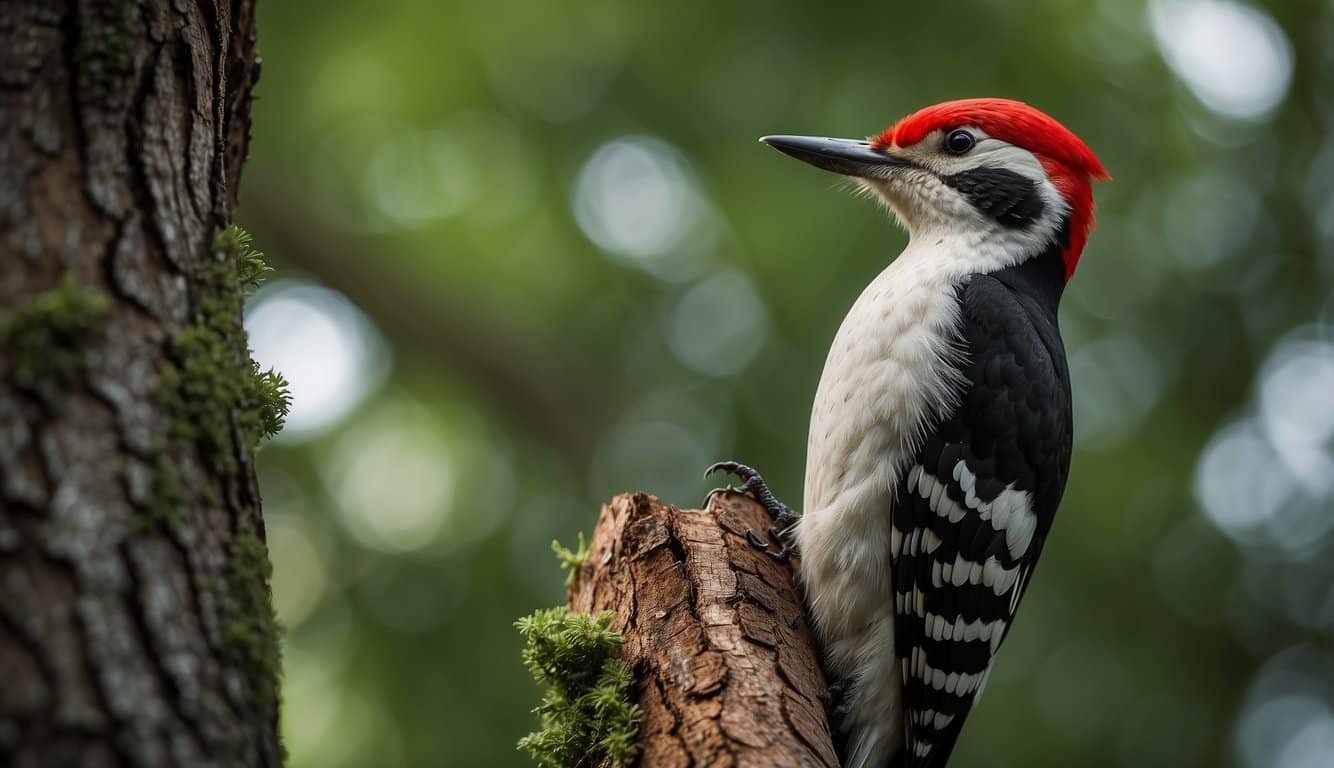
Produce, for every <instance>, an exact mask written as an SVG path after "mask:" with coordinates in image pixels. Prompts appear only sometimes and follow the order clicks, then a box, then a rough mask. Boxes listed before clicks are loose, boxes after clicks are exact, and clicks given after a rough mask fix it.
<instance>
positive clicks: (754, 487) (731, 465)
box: [704, 461, 801, 528]
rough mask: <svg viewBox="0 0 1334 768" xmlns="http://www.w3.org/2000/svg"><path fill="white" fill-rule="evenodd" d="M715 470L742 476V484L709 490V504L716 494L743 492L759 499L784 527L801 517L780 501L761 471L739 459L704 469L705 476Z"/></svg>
mask: <svg viewBox="0 0 1334 768" xmlns="http://www.w3.org/2000/svg"><path fill="white" fill-rule="evenodd" d="M715 472H726V473H727V474H729V475H736V476H737V477H739V478H741V481H742V482H741V485H739V486H737V487H735V488H733V487H732V486H731V485H728V486H727V487H726V488H715V489H713V490H712V491H709V495H708V496H706V497H704V502H705V504H707V503H708V502H709V501H712V500H713V497H714V495H715V494H718V493H725V492H728V491H731V492H733V493H741V494H745V495H746V496H749V497H751V498H752V499H754V500H756V501H758V502H759V503H760V506H762V507H764V510H765V511H766V512H768V513H769V517H770V518H771V519H772V520H773V521H774V522H775V523H777V524H778V525H779V526H781V527H782V528H789V527H791V526H792V525H793V524H794V523H796V521H797V520H798V519H799V518H800V517H801V516H800V515H798V514H797V513H795V512H793V511H792V509H791V508H790V507H788V505H786V504H784V503H783V502H781V501H779V500H778V498H777V497H775V496H774V493H773V491H771V490H769V484H768V483H766V482H765V481H764V477H763V476H761V475H760V473H759V472H757V471H756V470H754V469H752V468H751V467H748V466H746V465H745V464H742V463H740V462H737V461H720V462H717V463H716V464H713V465H712V466H710V467H709V468H708V469H706V470H704V476H705V477H708V476H710V475H712V474H714V473H715Z"/></svg>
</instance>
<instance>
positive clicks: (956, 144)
mask: <svg viewBox="0 0 1334 768" xmlns="http://www.w3.org/2000/svg"><path fill="white" fill-rule="evenodd" d="M976 143H977V139H974V138H973V134H971V133H969V132H968V131H965V130H962V129H961V130H957V131H951V132H950V135H949V136H946V137H945V150H946V151H947V152H949V153H950V154H952V155H962V154H963V153H965V152H967V151H968V150H970V149H972V148H973V145H974V144H976Z"/></svg>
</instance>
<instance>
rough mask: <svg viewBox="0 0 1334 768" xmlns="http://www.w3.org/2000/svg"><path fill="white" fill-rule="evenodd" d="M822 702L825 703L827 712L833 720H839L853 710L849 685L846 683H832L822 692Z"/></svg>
mask: <svg viewBox="0 0 1334 768" xmlns="http://www.w3.org/2000/svg"><path fill="white" fill-rule="evenodd" d="M820 703H821V704H823V705H824V710H825V714H826V715H827V716H828V717H829V719H830V721H832V722H838V721H839V720H841V719H842V718H843V717H845V716H846V715H847V714H848V712H850V711H851V710H852V702H851V701H850V700H849V699H848V687H847V685H846V684H844V683H831V684H830V686H829V687H828V688H826V689H825V690H824V693H821V694H820Z"/></svg>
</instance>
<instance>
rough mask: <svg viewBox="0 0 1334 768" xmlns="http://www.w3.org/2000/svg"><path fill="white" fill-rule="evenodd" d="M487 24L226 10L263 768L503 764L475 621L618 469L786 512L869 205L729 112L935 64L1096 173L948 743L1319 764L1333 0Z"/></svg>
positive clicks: (1029, 760) (487, 649)
mask: <svg viewBox="0 0 1334 768" xmlns="http://www.w3.org/2000/svg"><path fill="white" fill-rule="evenodd" d="M499 10H500V9H498V8H497V6H496V5H495V4H494V3H485V2H476V1H475V0H460V2H455V3H443V4H442V3H436V2H429V1H428V0H401V2H395V3H387V4H378V5H377V6H376V8H375V12H374V13H368V12H367V10H366V7H365V6H364V4H357V3H337V2H334V3H328V2H321V3H312V2H309V0H289V2H283V3H274V2H261V3H259V4H258V5H257V12H258V13H259V14H260V16H261V18H260V25H259V28H260V39H259V46H260V49H261V51H262V52H263V55H264V58H265V67H264V76H263V79H262V80H261V82H260V86H259V90H258V91H257V95H258V97H259V98H258V100H257V101H256V102H255V104H254V111H255V114H254V117H255V119H254V132H255V135H254V140H253V141H252V142H251V144H250V150H251V153H252V155H253V157H252V159H251V160H250V162H249V163H248V164H247V166H246V169H245V174H244V176H243V188H242V190H241V195H240V196H241V201H242V205H241V209H240V210H239V211H238V214H237V221H238V222H239V223H240V224H242V225H243V226H245V227H247V228H248V229H250V230H251V231H252V232H253V234H254V236H255V241H256V243H257V244H258V245H259V246H260V247H261V248H263V249H264V250H265V251H266V252H267V253H268V254H269V257H270V258H271V259H272V261H273V263H274V266H275V267H276V268H277V272H276V273H275V277H277V278H281V279H277V280H274V281H272V283H271V284H270V285H269V286H267V287H266V288H264V289H262V290H261V291H260V292H258V293H257V294H256V295H255V296H254V297H253V298H252V300H251V302H250V306H249V309H248V313H247V320H246V325H247V329H248V330H249V331H250V336H251V344H252V347H253V348H254V353H255V357H256V359H257V360H259V361H260V362H261V363H262V364H263V365H264V366H266V367H267V366H270V365H271V366H274V367H276V368H278V369H279V370H280V371H282V372H283V373H284V374H285V375H286V376H287V377H288V379H289V380H290V382H291V386H292V394H293V397H294V403H293V407H292V413H291V417H290V419H289V422H288V428H287V429H286V430H285V431H284V433H283V434H282V436H281V437H280V438H278V439H277V440H276V441H274V442H273V443H272V444H270V445H266V446H265V447H264V448H263V449H262V451H261V452H260V453H259V459H258V465H259V467H260V471H261V483H262V487H263V495H264V500H265V513H266V520H267V522H268V533H269V544H270V549H271V551H272V554H273V559H274V577H273V590H274V599H275V605H276V607H277V610H278V611H279V614H280V619H281V620H282V621H283V622H284V623H285V624H286V626H287V628H288V629H287V634H286V638H285V654H286V677H285V680H284V702H285V704H284V723H283V728H284V733H285V739H286V744H287V747H288V750H289V752H290V755H291V757H290V761H289V764H290V765H291V766H292V768H326V767H327V766H340V765H346V766H361V765H370V764H374V765H383V766H386V768H396V767H397V766H404V767H408V766H417V765H459V766H474V765H477V766H482V765H520V764H525V762H526V758H525V757H524V756H523V755H521V754H519V753H517V752H515V750H514V743H515V741H516V740H517V738H518V737H519V736H520V735H522V734H523V733H524V732H526V731H527V730H530V729H531V728H532V727H533V725H534V718H533V716H532V715H531V712H530V710H531V708H532V707H533V706H534V704H535V703H536V701H537V695H538V694H537V692H536V690H535V688H534V687H533V686H532V684H531V682H530V680H529V678H528V675H527V673H526V672H525V671H524V670H523V668H522V666H521V665H520V664H519V663H518V653H519V645H520V643H519V640H518V638H517V636H516V634H515V633H514V632H513V629H512V626H511V624H512V622H513V620H514V619H515V618H517V617H519V616H520V615H523V614H525V613H527V612H529V611H531V610H532V609H534V608H536V607H540V606H545V605H550V604H554V603H556V602H559V601H560V600H561V599H562V597H563V594H564V581H563V578H562V574H561V573H560V572H559V570H558V568H557V566H556V564H555V561H554V559H553V558H552V556H551V551H550V547H551V541H552V539H559V540H561V541H562V542H564V543H565V544H566V545H574V544H575V542H576V534H577V533H578V532H580V531H583V532H585V533H587V532H588V531H590V530H591V529H592V526H593V524H594V521H595V520H596V516H597V511H598V506H599V504H601V503H602V502H604V501H606V500H607V499H608V498H609V497H610V496H611V495H612V494H614V493H618V492H621V491H627V490H637V489H642V490H647V491H650V492H654V493H657V494H659V495H661V496H662V497H663V498H664V500H665V501H668V502H672V503H677V504H680V505H682V506H693V505H695V504H697V503H698V502H699V501H700V500H701V499H702V498H703V494H704V493H705V492H706V491H707V490H708V489H709V488H710V487H712V486H713V485H717V484H721V483H723V482H726V480H725V479H723V478H718V477H714V478H710V479H707V480H706V479H704V478H703V477H701V474H702V470H703V469H704V467H705V466H707V465H708V464H709V463H711V462H713V461H716V460H719V459H738V460H743V461H746V462H747V463H749V464H751V465H753V466H756V467H758V468H760V469H761V471H763V472H764V473H765V475H766V477H767V478H768V479H769V481H770V482H771V484H772V485H773V486H774V488H775V490H776V491H777V492H778V494H779V496H780V497H781V498H783V500H784V501H787V502H789V503H793V504H798V503H799V501H800V498H801V484H802V474H803V473H802V469H803V464H804V460H805V448H806V428H807V425H808V416H809V413H810V406H811V398H812V395H813V393H814V391H815V388H816V385H817V382H818V379H819V375H820V366H821V364H822V363H823V361H824V359H825V356H826V353H827V352H828V349H829V343H830V341H831V339H832V338H833V335H834V333H835V331H836V329H837V327H838V324H839V321H840V320H841V318H842V316H843V314H844V312H845V311H846V310H847V308H848V306H849V305H850V304H851V303H852V302H853V301H854V300H855V298H856V297H857V295H858V294H859V293H860V292H861V290H862V289H863V287H864V285H865V283H866V282H867V280H869V279H870V277H871V276H873V275H874V274H876V273H877V272H879V271H880V270H882V269H884V267H885V265H886V264H887V263H888V262H889V261H890V260H891V259H892V258H893V256H894V254H896V253H897V252H898V251H899V249H900V248H901V247H902V245H903V242H904V235H903V234H902V233H901V232H900V231H898V230H897V229H896V228H895V227H894V226H893V225H892V223H891V222H890V221H889V219H888V217H886V216H885V215H884V212H883V211H882V210H881V209H879V208H878V207H876V206H872V205H867V204H864V203H861V202H859V201H856V200H852V199H849V196H848V195H846V194H844V193H843V190H844V188H845V186H846V185H845V184H843V183H842V182H840V181H839V180H838V179H836V178H834V177H831V176H827V175H821V174H819V173H817V172H815V171H813V170H811V169H809V168H807V167H804V166H802V165H800V164H798V163H794V162H792V161H791V160H789V159H786V158H784V157H782V156H781V155H778V154H777V153H774V152H772V151H771V150H769V149H767V148H765V147H763V146H760V145H759V144H757V143H756V142H755V138H756V137H758V136H760V135H764V134H767V133H773V132H791V133H802V134H822V135H844V136H852V135H864V134H865V133H867V132H869V131H873V130H876V129H877V128H881V127H883V126H884V125H886V124H888V123H889V122H890V121H892V120H894V119H895V118H896V117H898V116H900V115H902V114H905V113H906V112H908V111H910V110H912V109H915V108H917V107H920V106H923V105H926V104H929V103H932V102H936V101H939V100H941V99H943V98H950V97H956V96H969V95H978V96H982V95H997V96H1012V97H1016V98H1021V99H1024V100H1026V101H1029V102H1030V103H1033V104H1036V105H1038V106H1040V107H1042V108H1043V109H1044V110H1046V111H1048V112H1050V113H1051V114H1053V115H1054V116H1056V117H1057V118H1058V119H1060V120H1061V121H1062V122H1064V123H1065V124H1067V125H1068V126H1069V127H1070V128H1071V129H1072V130H1074V131H1075V132H1076V133H1078V134H1079V135H1080V136H1081V137H1082V138H1084V139H1085V140H1086V141H1087V142H1088V144H1089V145H1090V146H1091V147H1092V148H1093V149H1094V150H1095V151H1096V152H1097V153H1098V154H1099V156H1100V157H1101V159H1102V160H1103V161H1104V163H1105V164H1106V165H1107V167H1108V168H1109V169H1110V170H1111V172H1112V174H1113V176H1114V177H1115V179H1114V181H1112V182H1111V183H1108V184H1098V185H1096V187H1095V196H1096V198H1097V202H1098V228H1097V230H1096V231H1095V232H1094V233H1093V235H1092V238H1091V240H1090V247H1089V250H1088V252H1087V253H1086V254H1085V256H1084V257H1083V259H1082V260H1081V263H1080V267H1079V269H1078V271H1077V272H1076V274H1075V275H1074V277H1073V279H1072V280H1071V282H1070V284H1069V285H1068V287H1067V289H1066V292H1065V299H1064V300H1063V302H1062V307H1061V328H1062V331H1063V335H1064V337H1065V340H1066V348H1067V353H1068V359H1069V363H1070V373H1071V379H1072V389H1073V393H1074V407H1075V436H1076V441H1077V442H1076V446H1075V456H1074V460H1073V463H1072V469H1071V475H1070V479H1069V483H1068V485H1067V487H1066V490H1065V497H1064V501H1063V504H1062V509H1061V511H1060V513H1059V514H1058V516H1057V519H1056V521H1055V524H1054V526H1053V528H1052V532H1051V535H1050V537H1049V539H1048V541H1047V545H1046V548H1045V550H1044V554H1043V563H1042V566H1041V568H1039V570H1038V572H1037V574H1036V577H1035V579H1034V580H1033V585H1032V588H1031V590H1030V592H1029V593H1028V595H1027V596H1026V597H1025V603H1024V607H1023V618H1021V619H1020V620H1019V621H1018V622H1016V625H1015V628H1014V631H1013V632H1012V633H1011V635H1010V637H1009V638H1008V639H1007V640H1006V646H1005V648H1004V649H1003V650H1002V651H1001V655H1000V660H999V663H998V665H997V666H996V668H995V671H994V673H993V674H992V676H991V678H990V679H989V682H988V692H987V694H986V696H984V697H983V699H982V700H981V703H980V704H979V706H978V707H977V708H976V710H975V711H974V713H973V715H972V716H971V717H970V720H969V725H968V727H967V728H966V729H965V731H964V735H963V737H962V740H961V741H960V744H959V748H958V751H957V753H956V755H957V756H956V758H955V762H957V763H958V764H960V765H978V766H986V768H1021V767H1022V766H1035V765H1036V766H1046V765H1118V766H1125V768H1131V767H1132V766H1133V767H1134V768H1158V767H1159V766H1161V767H1162V768H1168V767H1169V766H1170V768H1185V767H1186V766H1192V767H1194V766H1199V767H1200V768H1203V767H1204V766H1209V767H1210V768H1213V767H1214V766H1225V767H1226V768H1258V766H1262V765H1263V766H1278V768H1307V766H1314V765H1323V764H1325V763H1322V762H1320V761H1321V760H1324V759H1325V757H1326V756H1327V755H1328V754H1329V752H1330V751H1331V746H1330V744H1329V735H1330V725H1329V718H1330V716H1331V715H1330V713H1331V712H1332V711H1334V704H1331V701H1332V699H1331V697H1330V694H1329V689H1328V685H1327V681H1328V680H1329V677H1328V676H1327V675H1326V673H1325V672H1324V671H1322V670H1324V669H1326V667H1327V666H1328V664H1327V657H1329V655H1330V654H1329V652H1328V645H1329V643H1330V642H1331V641H1332V640H1334V487H1332V486H1334V395H1331V394H1330V393H1331V392H1334V362H1332V361H1331V355H1332V352H1331V349H1332V346H1331V345H1334V292H1331V289H1330V285H1331V284H1332V283H1331V281H1332V280H1334V181H1331V179H1334V96H1332V95H1331V94H1334V55H1332V54H1331V53H1330V46H1328V45H1327V41H1328V40H1329V39H1331V37H1330V36H1331V34H1334V5H1330V4H1328V3H1324V4H1319V3H1315V4H1307V5H1306V6H1294V5H1285V4H1279V3H1253V2H1248V1H1247V0H1145V2H1144V3H1125V2H1120V1H1119V0H1091V1H1090V2H1086V3H1068V2H1063V1H1062V0H1043V1H1041V2H1035V3H1014V2H1008V1H1006V0H983V1H981V2H971V1H969V0H961V2H956V3H950V4H929V3H928V4H922V3H918V4H910V5H904V4H897V5H893V4H879V5H877V4H871V5H867V4H864V3H863V4H859V5H857V6H855V7H854V6H851V5H847V6H846V7H843V6H839V5H837V4H835V5H832V6H824V5H822V6H815V5H810V6H802V7H798V6H792V7H786V8H783V9H781V10H780V9H769V10H767V11H766V12H763V13H757V12H756V11H755V9H754V8H752V7H747V6H744V5H740V4H726V3H714V4H707V3H704V4H699V3H696V4H659V5H654V6H649V5H643V4H626V3H616V2H611V1H610V0H572V2H570V3H562V4H559V5H553V4H546V5H544V4H527V5H523V6H518V5H515V6H513V7H510V6H506V7H505V8H504V9H503V10H504V13H500V12H499ZM850 19H856V23H851V22H850V21H849V20H850ZM961 19H966V20H967V22H968V23H966V24H961V23H960V20H961ZM945 38H948V39H949V41H950V45H941V44H940V41H941V40H942V39H945ZM960 51H966V52H967V53H966V55H961V54H960ZM979 62H993V63H996V65H995V66H990V65H985V66H983V65H979ZM331 287H337V291H334V290H331ZM391 361H392V365H391ZM533 392H541V393H543V394H550V395H551V400H550V401H551V402H552V403H555V404H556V405H554V406H552V407H551V408H550V409H549V410H543V409H541V408H534V407H533V404H532V403H531V402H529V400H530V399H531V394H530V393H533ZM1275 681H1277V682H1275ZM1313 681H1315V682H1318V683H1319V684H1318V685H1317V684H1314V683H1313ZM1320 681H1326V682H1320ZM1326 763H1329V761H1326ZM1330 764H1334V763H1330Z"/></svg>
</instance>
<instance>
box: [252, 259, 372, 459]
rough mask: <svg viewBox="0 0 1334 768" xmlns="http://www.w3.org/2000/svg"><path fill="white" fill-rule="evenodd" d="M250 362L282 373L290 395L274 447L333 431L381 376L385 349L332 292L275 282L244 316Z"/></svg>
mask: <svg viewBox="0 0 1334 768" xmlns="http://www.w3.org/2000/svg"><path fill="white" fill-rule="evenodd" d="M245 329H246V333H248V334H249V336H250V349H251V354H252V356H253V357H254V358H255V360H256V361H257V362H258V363H259V364H260V365H261V366H263V367H265V368H269V367H272V368H275V369H277V370H279V371H282V374H283V376H285V377H286V378H287V382H288V384H289V385H290V389H291V395H292V407H291V411H290V412H289V413H288V415H287V424H286V426H285V427H284V429H283V431H282V433H281V434H280V435H279V437H278V440H280V441H300V440H303V439H307V438H310V437H313V436H315V435H317V434H319V433H320V432H322V431H323V430H325V429H327V428H329V427H331V426H333V425H335V424H337V423H338V422H339V421H341V420H342V419H343V418H344V417H346V416H347V415H348V414H349V413H351V412H352V410H353V409H354V408H356V407H357V405H358V403H360V402H361V400H362V398H364V397H365V396H366V395H367V394H369V393H370V392H371V391H372V390H373V389H374V388H375V387H376V386H378V385H379V383H380V381H382V380H383V378H384V376H385V375H386V373H387V359H386V358H387V356H386V354H385V346H384V342H383V340H382V339H381V338H380V336H379V334H378V333H377V332H376V331H375V328H374V326H373V325H371V322H370V320H369V319H367V317H366V315H365V314H364V313H362V312H361V310H359V309H357V307H356V306H355V305H353V304H352V302H350V301H348V300H347V299H346V298H345V297H343V296H341V295H340V294H338V293H337V292H335V291H331V290H329V289H327V288H324V287H321V286H319V285H317V284H315V283H311V282H306V281H299V280H279V281H276V282H273V283H271V284H270V285H268V286H266V287H264V288H263V289H261V290H260V292H259V293H257V294H256V295H255V297H254V299H253V301H252V302H251V305H250V307H249V309H248V310H247V312H246V318H245Z"/></svg>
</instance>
